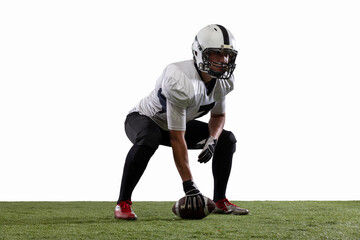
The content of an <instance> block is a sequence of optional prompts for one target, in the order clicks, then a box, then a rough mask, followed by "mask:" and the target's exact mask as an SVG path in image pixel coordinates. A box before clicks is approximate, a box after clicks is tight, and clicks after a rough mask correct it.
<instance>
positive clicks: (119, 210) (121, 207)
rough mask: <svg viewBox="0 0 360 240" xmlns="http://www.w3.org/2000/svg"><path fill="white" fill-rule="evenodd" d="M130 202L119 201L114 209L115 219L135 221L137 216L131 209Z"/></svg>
mask: <svg viewBox="0 0 360 240" xmlns="http://www.w3.org/2000/svg"><path fill="white" fill-rule="evenodd" d="M131 205H132V202H131V201H130V200H126V201H121V202H120V203H119V204H117V205H116V207H115V211H114V214H115V218H117V219H125V220H136V219H137V216H136V214H135V213H134V211H133V210H132V209H131Z"/></svg>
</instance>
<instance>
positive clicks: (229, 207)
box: [213, 198, 249, 215]
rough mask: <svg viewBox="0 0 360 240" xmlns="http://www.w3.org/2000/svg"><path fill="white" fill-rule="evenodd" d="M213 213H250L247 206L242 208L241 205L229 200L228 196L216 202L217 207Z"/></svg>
mask: <svg viewBox="0 0 360 240" xmlns="http://www.w3.org/2000/svg"><path fill="white" fill-rule="evenodd" d="M213 213H217V214H234V215H247V214H249V210H247V209H245V208H240V207H239V206H237V205H235V204H233V203H231V202H229V200H227V198H224V199H221V200H219V201H217V202H216V207H215V210H214V211H213Z"/></svg>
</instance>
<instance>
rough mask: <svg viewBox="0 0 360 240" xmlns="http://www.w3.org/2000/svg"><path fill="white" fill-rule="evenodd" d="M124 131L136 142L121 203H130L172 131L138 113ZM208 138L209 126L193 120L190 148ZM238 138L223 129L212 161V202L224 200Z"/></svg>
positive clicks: (188, 138) (189, 129) (188, 140)
mask: <svg viewBox="0 0 360 240" xmlns="http://www.w3.org/2000/svg"><path fill="white" fill-rule="evenodd" d="M125 132H126V135H127V136H128V138H129V139H130V141H131V142H132V143H133V146H132V147H131V149H130V151H129V152H128V155H127V157H126V160H125V165H124V170H123V176H122V182H121V188H120V196H119V199H118V203H119V202H120V201H125V200H131V195H132V192H133V190H134V188H135V186H136V184H137V183H138V181H139V180H140V178H141V176H142V174H143V173H144V171H145V168H146V166H147V164H148V162H149V160H150V158H151V157H152V155H153V154H154V153H155V151H156V149H157V148H158V147H159V145H165V146H171V145H170V136H169V132H168V131H165V130H163V129H161V128H160V127H158V126H157V125H156V124H155V122H153V121H152V120H151V119H150V118H148V117H146V116H143V115H140V114H139V113H137V112H133V113H130V114H129V115H128V116H127V118H126V120H125ZM208 137H209V129H208V124H207V123H204V122H201V121H197V120H192V121H189V122H188V123H187V125H186V132H185V140H186V144H187V147H188V149H198V148H196V144H197V143H198V142H200V141H201V140H203V139H206V138H208ZM235 150H236V139H235V136H234V135H233V133H232V132H230V131H226V130H223V132H222V134H221V135H220V137H219V139H218V143H217V146H216V149H215V154H214V156H213V160H212V172H213V176H214V197H213V200H214V201H215V202H216V201H217V200H220V199H223V198H225V192H226V187H227V183H228V180H229V176H230V171H231V164H232V158H233V154H234V152H235Z"/></svg>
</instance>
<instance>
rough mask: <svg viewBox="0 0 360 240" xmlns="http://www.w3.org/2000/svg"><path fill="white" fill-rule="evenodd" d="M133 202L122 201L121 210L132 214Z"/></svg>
mask: <svg viewBox="0 0 360 240" xmlns="http://www.w3.org/2000/svg"><path fill="white" fill-rule="evenodd" d="M131 205H132V202H131V201H130V200H126V201H121V202H120V208H121V211H122V212H131Z"/></svg>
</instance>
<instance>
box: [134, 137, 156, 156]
mask: <svg viewBox="0 0 360 240" xmlns="http://www.w3.org/2000/svg"><path fill="white" fill-rule="evenodd" d="M160 142H161V137H160V136H157V135H154V136H150V135H146V136H143V137H141V138H138V139H136V142H135V144H136V145H138V146H145V147H148V148H151V149H152V150H153V151H154V152H155V151H156V149H158V147H159V145H160Z"/></svg>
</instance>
